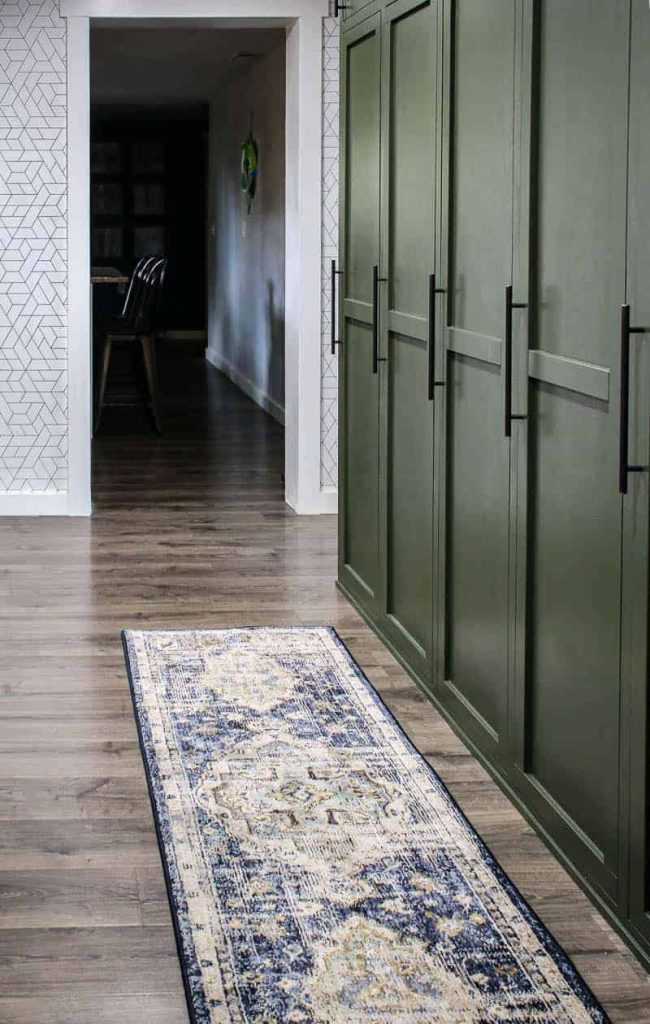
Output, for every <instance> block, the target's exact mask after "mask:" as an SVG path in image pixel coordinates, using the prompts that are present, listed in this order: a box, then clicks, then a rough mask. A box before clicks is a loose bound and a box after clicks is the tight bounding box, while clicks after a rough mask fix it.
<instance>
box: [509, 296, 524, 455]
mask: <svg viewBox="0 0 650 1024" xmlns="http://www.w3.org/2000/svg"><path fill="white" fill-rule="evenodd" d="M527 308H528V303H527V302H513V301H512V285H511V284H509V285H508V286H507V288H506V331H505V346H504V362H505V367H504V369H505V378H506V379H505V435H506V437H511V436H512V421H513V420H527V419H528V417H527V416H521V415H516V414H515V413H513V411H512V311H513V309H527Z"/></svg>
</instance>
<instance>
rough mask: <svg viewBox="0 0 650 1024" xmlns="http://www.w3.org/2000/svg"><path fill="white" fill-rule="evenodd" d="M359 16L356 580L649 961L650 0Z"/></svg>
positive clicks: (424, 1) (354, 120) (350, 199)
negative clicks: (649, 2) (649, 468)
mask: <svg viewBox="0 0 650 1024" xmlns="http://www.w3.org/2000/svg"><path fill="white" fill-rule="evenodd" d="M341 14H342V33H341V39H342V44H341V45H342V80H341V114H342V123H341V182H342V190H341V219H340V225H341V227H340V231H341V237H340V249H339V253H340V256H339V262H338V265H333V267H332V272H333V281H334V283H335V284H336V288H335V294H336V296H337V298H336V307H337V308H336V318H335V323H336V328H337V329H336V328H335V331H334V335H333V339H332V340H333V345H334V346H336V347H337V348H338V353H339V370H340V425H341V426H340V431H341V433H340V516H339V522H340V545H339V551H340V554H339V585H340V588H341V589H342V591H343V592H344V593H345V594H346V595H347V597H348V598H349V599H350V600H351V601H352V602H353V603H354V604H355V606H356V607H357V608H358V609H359V611H360V612H361V613H362V615H363V616H364V617H365V618H366V620H367V621H368V622H369V623H370V624H371V625H372V627H373V628H374V629H375V631H376V632H377V633H378V634H379V635H380V636H381V638H382V639H383V640H384V642H385V643H386V645H387V646H388V647H389V648H390V649H391V651H393V652H394V654H395V655H396V656H397V657H398V659H399V660H400V661H401V662H402V663H403V664H404V665H405V666H406V668H407V669H408V670H409V671H410V672H411V674H412V675H413V677H414V678H415V679H416V681H417V682H418V683H419V685H420V686H421V687H422V689H423V690H424V691H425V692H426V693H427V695H428V696H429V697H430V699H431V700H432V701H433V702H434V703H435V704H436V706H437V707H438V708H439V710H441V711H442V713H443V714H444V715H445V716H446V718H447V719H448V720H449V722H451V724H452V725H453V727H454V728H455V729H456V731H457V732H458V733H459V734H460V735H461V737H462V738H463V739H464V740H465V742H466V743H467V744H468V746H469V747H470V748H471V749H472V750H473V751H474V752H475V753H476V754H477V755H478V756H479V757H480V758H481V760H482V761H483V763H484V764H485V765H486V766H487V767H488V769H489V771H490V772H491V773H492V774H493V776H494V777H495V778H496V779H497V780H498V782H499V783H500V784H501V786H502V787H503V788H504V789H505V790H506V792H507V793H508V794H509V796H510V797H511V798H512V799H513V800H514V801H515V802H516V803H517V805H518V806H519V807H520V808H521V809H522V810H523V811H524V813H525V814H526V815H527V817H528V818H529V819H530V820H531V822H532V823H533V824H534V826H535V827H536V828H537V830H538V831H539V832H540V833H541V835H542V836H543V837H544V839H545V840H546V841H547V842H548V844H549V845H550V846H551V847H552V849H553V850H554V851H555V852H556V854H557V855H558V857H559V858H560V859H561V860H562V862H563V863H564V864H565V865H566V866H567V867H568V868H569V870H570V871H571V872H572V873H573V875H574V877H576V878H577V879H578V881H579V882H580V883H581V885H583V887H584V888H585V889H586V890H587V892H588V893H589V895H590V896H591V897H592V899H593V900H594V901H595V902H596V903H597V905H598V906H599V907H600V909H601V910H602V911H603V912H604V913H605V914H606V915H607V916H608V917H609V919H610V920H611V921H612V922H613V923H614V924H615V925H616V927H617V928H618V929H619V931H620V932H621V933H622V934H623V935H624V937H625V938H626V940H627V941H628V943H629V944H630V945H631V946H632V947H633V948H634V949H635V951H636V953H637V955H639V956H640V957H641V958H642V959H643V960H644V961H645V963H646V965H648V964H650V870H649V865H648V861H649V857H648V854H649V849H650V836H649V834H648V772H647V762H648V757H647V750H648V714H647V684H648V557H649V555H648V551H649V548H648V511H649V493H648V485H649V482H648V467H649V465H650V113H649V112H650V60H649V59H648V54H650V9H649V5H648V0H455V2H454V0H392V2H386V0H383V2H382V0H348V5H347V7H346V8H345V9H344V10H342V12H341Z"/></svg>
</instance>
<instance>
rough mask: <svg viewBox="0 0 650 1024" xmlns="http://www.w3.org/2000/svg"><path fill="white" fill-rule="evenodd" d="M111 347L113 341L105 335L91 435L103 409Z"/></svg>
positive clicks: (94, 434) (96, 429)
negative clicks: (93, 425)
mask: <svg viewBox="0 0 650 1024" xmlns="http://www.w3.org/2000/svg"><path fill="white" fill-rule="evenodd" d="M112 348H113V342H112V340H111V338H110V337H109V336H108V335H107V336H106V337H105V338H104V339H103V341H102V354H101V362H100V368H99V387H98V389H97V404H96V406H95V429H94V431H93V436H94V437H97V434H98V432H99V424H100V423H101V419H102V412H103V411H104V399H105V398H106V383H107V381H108V367H109V364H110V361H111V351H112Z"/></svg>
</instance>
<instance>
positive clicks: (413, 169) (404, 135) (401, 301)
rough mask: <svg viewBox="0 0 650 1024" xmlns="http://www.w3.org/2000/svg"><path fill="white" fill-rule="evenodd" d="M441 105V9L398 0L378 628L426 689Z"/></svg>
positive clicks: (388, 151)
mask: <svg viewBox="0 0 650 1024" xmlns="http://www.w3.org/2000/svg"><path fill="white" fill-rule="evenodd" d="M437 105H438V0H424V2H423V0H396V2H394V3H391V4H389V5H388V6H387V7H386V8H385V9H384V11H383V15H382V175H381V177H382V218H381V225H382V229H381V237H382V258H381V273H382V277H385V278H386V280H385V282H382V285H381V292H380V296H381V303H380V310H381V356H382V359H384V360H385V361H384V362H382V363H380V370H379V373H380V377H381V470H382V471H381V494H380V507H381V517H380V522H381V533H380V537H381V540H380V550H381V552H382V570H383V591H384V609H383V611H384V615H383V617H382V623H381V628H382V631H383V633H384V635H385V636H386V637H387V638H388V639H389V640H390V642H391V644H392V645H393V647H394V648H395V649H396V650H397V651H398V653H399V654H400V655H401V657H402V658H403V659H404V661H405V662H406V663H407V664H408V665H409V667H410V668H411V669H412V670H413V671H414V672H415V673H416V674H417V675H418V677H419V678H420V679H421V680H422V681H423V682H430V680H431V674H432V673H431V656H432V633H433V614H432V563H433V412H434V405H433V401H432V400H431V398H430V393H429V380H428V377H429V314H430V310H429V305H430V300H429V291H430V275H432V274H433V273H434V272H435V234H436V224H435V221H436V212H437V211H436V201H435V200H436V182H437V173H438V170H437V169H438V159H437V152H436V150H437V145H436V143H437V134H438V132H437V128H438V118H437ZM434 312H435V310H434Z"/></svg>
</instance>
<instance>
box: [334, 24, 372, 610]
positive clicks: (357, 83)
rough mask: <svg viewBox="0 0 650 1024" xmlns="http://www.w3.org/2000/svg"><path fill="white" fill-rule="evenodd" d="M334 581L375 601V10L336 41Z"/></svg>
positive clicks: (367, 605) (358, 597)
mask: <svg viewBox="0 0 650 1024" xmlns="http://www.w3.org/2000/svg"><path fill="white" fill-rule="evenodd" d="M341 66H342V81H341V169H340V174H341V182H342V187H341V210H340V244H339V252H340V257H341V269H342V274H341V276H340V277H339V281H340V295H341V298H340V321H341V323H340V327H341V344H340V345H339V353H340V362H339V368H340V384H339V422H340V444H339V502H340V514H339V582H340V585H341V586H342V587H343V588H344V589H345V591H346V593H348V594H349V596H350V597H352V599H353V600H355V601H356V602H357V603H358V604H359V605H360V607H361V608H362V609H363V610H364V611H365V612H366V613H367V614H371V613H372V614H376V613H377V612H378V611H379V608H380V601H381V595H380V588H381V580H380V562H379V385H378V375H377V374H375V373H374V372H373V330H374V326H373V278H372V274H373V267H374V266H375V265H376V264H377V263H378V262H379V246H380V241H379V183H380V80H381V16H380V14H372V15H371V16H370V17H369V18H367V19H365V20H364V21H362V22H361V23H359V24H358V25H355V26H354V27H353V28H351V29H350V30H349V31H347V32H344V33H343V34H342V42H341Z"/></svg>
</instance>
